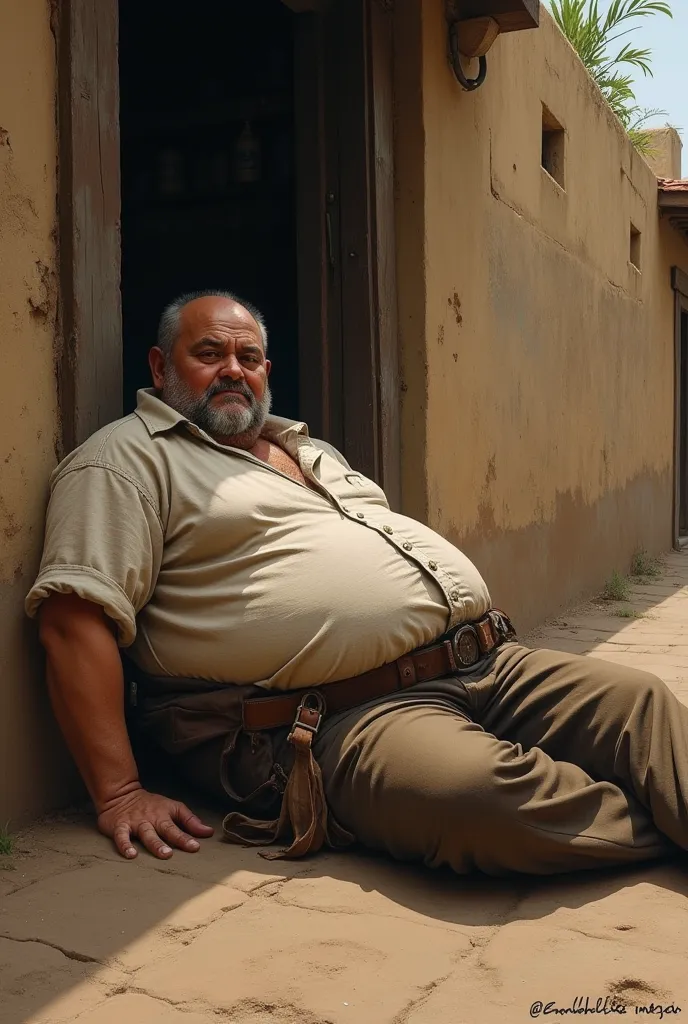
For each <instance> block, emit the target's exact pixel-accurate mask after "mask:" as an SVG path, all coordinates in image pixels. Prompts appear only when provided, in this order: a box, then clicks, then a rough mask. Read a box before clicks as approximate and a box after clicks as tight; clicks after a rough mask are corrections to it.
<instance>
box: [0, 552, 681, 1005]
mask: <svg viewBox="0 0 688 1024" xmlns="http://www.w3.org/2000/svg"><path fill="white" fill-rule="evenodd" d="M624 607H625V608H627V609H632V610H633V613H634V614H635V615H636V616H637V617H634V618H620V617H618V616H617V615H615V614H614V611H615V610H617V609H615V608H614V607H612V606H605V605H600V604H597V605H595V604H593V605H588V606H586V607H584V608H581V609H578V610H577V611H576V612H573V613H571V614H569V615H565V616H562V617H560V618H559V619H558V620H556V621H555V622H553V623H551V624H549V625H548V626H546V627H544V628H543V629H541V630H540V631H538V633H537V634H534V635H533V636H531V637H530V638H528V639H529V641H530V642H531V643H532V644H533V645H538V646H550V647H557V648H560V649H563V650H567V651H575V652H576V653H583V654H584V653H590V654H592V655H593V656H594V657H599V658H607V659H611V660H615V661H619V662H621V663H624V664H628V665H634V666H642V667H647V668H649V669H652V670H653V671H655V672H656V673H657V674H658V675H660V676H661V677H662V678H664V679H665V680H666V682H667V684H668V685H669V686H670V687H671V688H672V689H673V690H674V691H675V692H676V693H677V694H678V695H679V697H680V698H681V699H683V700H688V554H671V555H669V556H668V557H667V559H666V571H665V573H664V575H663V576H662V577H661V578H658V579H654V580H652V581H649V582H646V583H639V584H637V585H635V586H634V587H633V594H632V598H631V600H630V601H629V602H627V603H626V604H625V605H624ZM581 742H585V737H581ZM215 818H216V822H217V821H218V819H217V816H215ZM687 897H688V871H687V870H686V867H685V865H684V864H683V863H682V861H681V859H677V860H676V861H675V862H672V863H668V864H660V865H651V866H648V867H646V868H644V869H642V870H638V869H633V870H623V871H621V870H610V871H605V872H591V873H590V874H582V875H577V876H575V877H573V876H568V877H559V878H554V879H552V878H549V879H537V878H523V879H518V880H516V881H513V880H509V881H501V880H499V881H495V880H492V879H487V878H469V879H460V878H454V877H452V876H449V875H446V874H442V873H431V872H429V871H424V870H421V869H416V868H409V867H407V866H401V865H397V864H393V863H390V862H388V861H387V860H384V859H381V858H376V857H370V856H362V855H359V854H351V853H350V854H348V855H333V854H325V855H321V856H318V857H316V858H314V859H312V860H310V861H308V862H297V863H283V862H271V863H269V862H266V861H265V860H263V859H261V858H260V857H259V856H258V855H257V854H256V852H255V851H246V850H242V849H238V848H236V847H230V846H226V845H224V844H222V843H221V842H219V841H216V840H211V841H209V842H208V843H206V844H205V845H204V847H203V850H202V852H201V853H199V854H196V855H191V856H190V855H183V854H181V853H177V854H176V855H175V856H174V858H173V860H172V861H170V862H167V863H164V864H163V863H160V862H157V861H154V860H153V859H152V858H150V857H149V856H147V855H146V854H141V855H140V856H139V858H138V859H137V860H136V861H134V862H129V863H128V862H124V861H122V860H121V859H119V858H118V857H117V855H116V854H115V853H114V852H113V851H112V850H111V848H110V846H109V844H108V842H107V841H106V840H105V839H103V838H102V837H100V836H99V835H98V834H97V833H96V832H95V831H94V829H93V826H92V822H91V821H90V820H89V819H88V818H87V817H86V816H79V815H71V816H70V815H67V816H62V817H61V818H60V817H55V818H52V819H50V820H46V821H42V822H39V823H37V824H36V825H35V826H34V827H33V828H31V829H30V830H28V831H27V832H25V833H24V834H22V835H21V836H20V837H19V838H18V840H17V843H16V849H15V852H14V854H13V855H12V856H10V857H0V1022H1V1024H19V1022H27V1024H28V1022H31V1024H38V1022H50V1024H57V1022H67V1021H69V1022H72V1021H78V1022H79V1024H123V1022H126V1024H218V1022H220V1021H222V1022H227V1024H292V1022H293V1024H296V1022H299V1024H301V1022H302V1024H325V1022H328V1024H329V1022H331V1024H349V1022H351V1024H353V1022H356V1024H431V1022H433V1024H434V1022H439V1024H445V1022H446V1024H497V1022H499V1024H503V1022H505V1024H512V1022H513V1024H516V1022H520V1021H524V1022H525V1021H527V1020H530V1019H532V1017H534V1016H536V1010H537V1007H536V1008H535V1009H534V1010H533V1013H532V1015H531V1011H530V1007H531V1005H532V1004H534V1003H536V1001H538V1000H540V1001H542V1003H545V1004H546V1003H548V1002H550V1001H552V1002H553V1003H554V1004H555V1008H560V1009H565V1008H567V1007H570V1008H572V1009H575V1008H578V1010H579V1012H581V1011H582V1010H585V1003H584V1000H585V997H586V996H587V997H588V999H589V1001H588V1004H587V1006H588V1010H590V1009H594V1008H595V1005H596V1003H595V1001H596V1000H597V999H598V998H599V999H600V1001H601V1002H600V1004H599V1011H600V1012H599V1016H606V1017H612V1019H616V1018H617V1017H618V1016H626V1017H630V1016H638V1013H637V1012H636V1009H635V1008H636V1007H637V1006H645V1007H650V1006H651V1005H652V1004H654V1006H655V1010H654V1012H653V1013H652V1016H653V1017H655V1019H659V1014H658V1009H659V1007H660V1006H663V1007H666V1006H667V1005H668V1004H673V1005H674V1007H681V1008H682V1011H683V1013H682V1015H685V1017H686V1018H688V979H687V978H686V977H685V964H686V949H687V947H688V898H687ZM576 997H579V998H580V1000H583V1001H580V1002H577V1003H574V1000H575V999H576ZM605 998H606V1000H607V1001H606V1003H605V1002H604V1000H605ZM603 1011H606V1012H603ZM622 1011H625V1012H623V1013H622ZM541 1016H542V1017H543V1018H547V1019H558V1015H555V1014H553V1013H552V1007H550V1012H549V1013H544V1012H543V1013H542V1014H541ZM585 1016H586V1017H589V1016H591V1014H590V1013H588V1014H585ZM677 1017H678V1014H674V1015H672V1016H671V1019H676V1018H677ZM664 1019H667V1018H666V1017H665V1018H664Z"/></svg>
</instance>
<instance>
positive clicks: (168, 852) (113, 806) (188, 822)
mask: <svg viewBox="0 0 688 1024" xmlns="http://www.w3.org/2000/svg"><path fill="white" fill-rule="evenodd" d="M179 826H181V828H180V827H179ZM98 828H99V829H100V831H101V832H102V833H103V834H104V835H106V836H109V837H110V838H111V839H112V840H114V843H115V846H116V847H117V849H118V851H119V852H120V853H121V854H122V856H123V857H126V858H127V859H128V860H131V858H132V857H135V856H136V853H137V851H136V847H135V846H134V845H133V844H132V838H137V839H138V840H139V841H140V842H141V843H142V844H143V846H144V847H145V848H146V849H147V850H148V852H149V853H152V854H153V856H154V857H159V858H160V859H161V860H167V859H168V858H169V857H171V856H172V847H176V848H177V849H178V850H185V851H186V852H187V853H195V852H196V851H197V850H198V849H199V848H200V843H199V842H198V841H197V840H198V839H208V838H209V837H210V836H212V834H213V829H212V828H211V827H210V826H209V825H204V824H203V822H202V821H201V819H200V818H199V817H197V816H196V815H195V814H194V813H193V811H191V810H189V808H188V807H187V806H186V804H183V803H180V802H179V801H178V800H170V799H168V797H165V796H160V795H159V794H157V793H149V792H148V791H147V790H145V789H141V788H140V787H139V788H137V789H134V790H132V791H131V792H128V793H125V794H123V795H120V796H117V797H115V798H113V799H112V800H109V801H107V802H106V803H105V804H104V805H103V806H101V807H100V808H99V814H98ZM184 830H185V831H184ZM194 837H196V838H194Z"/></svg>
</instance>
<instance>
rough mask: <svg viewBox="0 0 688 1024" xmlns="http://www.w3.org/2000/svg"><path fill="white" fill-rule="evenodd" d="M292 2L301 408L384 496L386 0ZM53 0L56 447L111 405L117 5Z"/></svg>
mask: <svg viewBox="0 0 688 1024" xmlns="http://www.w3.org/2000/svg"><path fill="white" fill-rule="evenodd" d="M290 6H292V5H291V4H290ZM295 6H301V8H302V9H308V10H309V13H304V14H299V15H298V18H297V33H296V35H297V40H296V45H297V58H298V56H299V53H300V54H301V55H307V54H308V53H309V52H310V54H311V56H313V57H314V59H313V60H312V61H311V64H310V66H311V68H312V71H311V77H310V80H309V79H308V78H306V79H302V80H301V81H300V82H299V80H297V95H296V96H295V101H296V105H297V108H298V109H300V110H302V111H303V112H304V113H302V114H301V115H300V117H301V122H302V123H301V131H302V142H301V146H300V148H299V152H300V153H301V157H300V166H299V168H298V170H299V172H300V173H298V175H297V178H298V186H297V191H298V194H297V208H298V213H299V219H298V223H299V318H300V329H299V334H300V341H299V346H300V353H299V354H300V364H301V381H300V383H301V394H302V404H303V408H304V412H305V414H306V415H305V416H304V418H307V419H308V420H309V422H310V423H311V425H312V429H313V431H314V433H322V434H323V435H324V436H325V437H327V438H328V439H331V440H332V441H333V442H334V443H335V444H340V445H341V446H342V448H343V449H344V452H345V454H347V455H348V457H349V458H350V459H351V461H352V463H354V464H355V465H356V467H357V468H358V469H360V470H361V471H362V472H364V473H366V474H367V475H369V476H372V477H373V478H375V479H377V480H378V481H379V482H381V483H382V484H383V486H384V487H385V489H386V490H387V492H388V497H389V499H390V501H391V502H392V504H393V505H394V506H397V507H398V504H399V500H400V475H401V474H400V448H401V446H400V435H399V371H398V366H399V359H398V351H397V344H398V342H397V325H396V309H397V304H396V278H395V245H394V160H393V148H394V146H393V135H394V94H393V43H392V32H393V3H392V2H391V0H338V2H337V3H328V4H323V5H321V4H318V3H315V2H313V0H310V2H308V0H306V2H304V3H302V4H296V5H295ZM53 7H54V8H55V10H58V9H59V13H58V14H56V15H55V19H56V20H55V24H54V25H53V30H54V33H55V37H56V40H57V51H58V124H59V198H58V205H59V229H60V295H61V335H62V346H61V351H60V352H59V353H58V358H57V364H58V365H57V376H58V391H59V406H60V415H61V421H62V439H61V441H62V449H63V451H64V452H67V451H70V450H71V449H72V448H74V447H75V446H76V445H78V444H80V443H81V442H82V441H84V440H85V439H86V438H87V437H88V436H89V435H90V434H91V433H93V431H95V430H97V429H98V428H99V427H101V426H103V425H104V424H105V423H108V422H110V421H111V420H113V419H116V418H117V417H118V416H120V415H121V413H122V317H121V305H120V265H121V244H120V172H119V167H120V164H119V159H120V158H119V67H118V13H119V11H118V0H63V3H62V4H60V5H53ZM320 7H322V10H320V9H319V8H320ZM340 33H341V34H340ZM328 46H329V53H330V55H331V54H332V53H334V52H338V53H339V54H340V55H341V54H342V52H343V51H344V52H345V53H346V59H344V60H339V61H338V62H332V61H330V60H327V59H326V55H327V54H328ZM314 48H315V49H314ZM334 65H336V66H334ZM342 76H345V77H344V78H343V77H342ZM335 107H338V116H337V121H338V123H337V126H336V127H337V130H336V131H335V132H333V131H332V130H331V125H330V129H329V130H328V127H327V125H326V115H327V116H328V117H329V120H330V122H331V121H332V112H333V110H334V109H335ZM298 132H299V124H298V123H297V134H298ZM343 154H346V160H345V159H343ZM314 197H315V202H314ZM328 227H329V230H328ZM333 262H334V263H335V264H336V266H335V267H334V268H333V267H332V263H333ZM333 269H334V270H335V271H336V272H335V273H333Z"/></svg>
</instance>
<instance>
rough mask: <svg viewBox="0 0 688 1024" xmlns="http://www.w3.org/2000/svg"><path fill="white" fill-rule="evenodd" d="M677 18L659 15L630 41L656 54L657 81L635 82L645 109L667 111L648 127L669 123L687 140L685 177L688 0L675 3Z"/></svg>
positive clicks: (642, 25) (642, 23)
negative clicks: (654, 108) (655, 108)
mask: <svg viewBox="0 0 688 1024" xmlns="http://www.w3.org/2000/svg"><path fill="white" fill-rule="evenodd" d="M671 7H672V10H673V14H674V17H673V18H672V19H671V20H670V19H669V18H667V17H666V16H665V15H662V14H656V15H651V16H650V17H648V18H645V19H642V20H639V21H638V25H639V26H640V28H639V30H638V31H637V32H634V33H633V35H632V36H631V37H630V39H631V40H632V42H633V44H634V45H635V46H642V47H644V46H647V47H649V48H650V49H651V50H652V54H653V60H652V70H653V72H654V77H653V78H645V77H644V75H643V73H642V71H639V72H638V73H637V77H636V79H635V94H636V98H637V100H638V104H639V106H641V107H659V108H661V109H662V110H666V111H667V113H666V114H665V115H664V116H660V117H656V118H654V119H653V120H652V121H649V122H648V124H649V125H651V126H654V125H663V124H666V123H667V121H668V122H669V124H672V125H673V126H674V127H675V128H677V129H678V131H679V133H680V135H681V138H682V139H683V173H684V174H686V173H688V170H687V168H688V0H673V2H672V3H671Z"/></svg>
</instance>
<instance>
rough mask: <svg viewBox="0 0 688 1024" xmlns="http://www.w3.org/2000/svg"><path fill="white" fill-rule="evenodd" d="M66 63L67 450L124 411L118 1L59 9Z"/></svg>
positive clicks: (60, 362) (61, 79) (61, 101)
mask: <svg viewBox="0 0 688 1024" xmlns="http://www.w3.org/2000/svg"><path fill="white" fill-rule="evenodd" d="M51 8H52V9H53V11H54V15H53V17H54V23H53V33H54V35H55V38H56V42H57V65H58V104H57V107H58V110H57V114H58V131H59V148H58V160H59V175H58V220H59V256H60V320H61V324H60V326H61V331H60V333H61V338H62V344H61V347H60V351H59V352H58V353H57V359H56V362H57V367H56V372H57V380H58V402H59V410H60V418H61V425H62V431H61V433H62V436H61V439H60V441H61V448H62V451H63V452H64V453H66V452H68V451H71V449H73V448H74V447H75V446H76V445H78V444H80V443H81V442H82V441H84V440H85V439H86V438H87V437H88V436H89V435H90V434H92V433H93V432H94V431H95V430H97V429H98V428H99V427H101V426H103V425H104V424H105V423H108V422H110V421H111V420H113V419H117V417H119V416H121V415H122V316H121V309H120V258H121V255H120V254H121V249H120V227H119V218H120V177H119V68H118V61H117V46H118V14H119V10H118V3H117V0H63V2H62V3H61V4H51Z"/></svg>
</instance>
